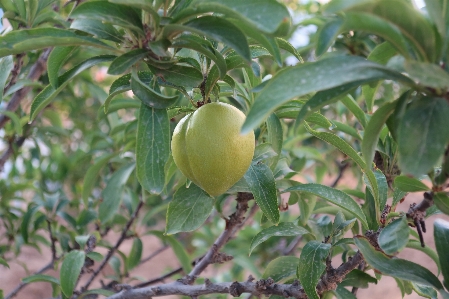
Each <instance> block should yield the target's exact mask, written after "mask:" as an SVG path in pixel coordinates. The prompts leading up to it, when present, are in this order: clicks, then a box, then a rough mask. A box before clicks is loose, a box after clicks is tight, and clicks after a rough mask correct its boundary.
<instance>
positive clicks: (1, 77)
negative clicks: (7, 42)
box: [0, 37, 14, 103]
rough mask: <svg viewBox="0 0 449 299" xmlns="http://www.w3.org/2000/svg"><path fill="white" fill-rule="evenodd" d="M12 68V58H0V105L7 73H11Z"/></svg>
mask: <svg viewBox="0 0 449 299" xmlns="http://www.w3.org/2000/svg"><path fill="white" fill-rule="evenodd" d="M0 38H1V37H0ZM13 68H14V60H13V58H12V56H6V57H3V58H0V103H1V102H2V100H3V91H4V89H5V86H6V80H8V76H9V73H11V71H12V69H13Z"/></svg>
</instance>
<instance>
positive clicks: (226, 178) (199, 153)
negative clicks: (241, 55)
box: [171, 103, 255, 196]
mask: <svg viewBox="0 0 449 299" xmlns="http://www.w3.org/2000/svg"><path fill="white" fill-rule="evenodd" d="M244 121H245V114H243V113H242V112H241V111H240V110H238V109H237V108H235V107H234V106H231V105H229V104H225V103H211V104H206V105H204V106H202V107H200V108H199V109H198V110H196V111H195V112H194V113H191V114H189V115H187V116H185V117H184V118H183V119H181V121H180V122H179V123H178V125H177V126H176V128H175V131H174V133H173V138H172V142H171V148H172V154H173V160H174V161H175V163H176V165H177V166H178V168H179V170H181V172H182V173H183V174H184V175H185V176H186V177H187V178H188V179H190V180H191V181H192V182H194V183H195V184H196V185H198V186H199V187H201V188H202V189H203V190H204V191H206V192H207V193H209V194H210V195H212V196H217V195H220V194H223V193H224V192H226V191H227V190H228V189H229V188H230V187H232V186H233V185H234V184H235V183H237V181H238V180H240V179H241V178H242V177H243V175H244V174H245V172H246V171H247V170H248V167H249V165H250V164H251V160H252V158H253V155H254V146H255V144H254V132H251V133H248V134H246V135H241V134H240V129H241V127H242V125H243V122H244Z"/></svg>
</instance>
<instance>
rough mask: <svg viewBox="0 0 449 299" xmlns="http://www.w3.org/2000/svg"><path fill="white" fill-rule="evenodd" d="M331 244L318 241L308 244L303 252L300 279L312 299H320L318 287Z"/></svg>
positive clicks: (299, 267) (300, 263)
mask: <svg viewBox="0 0 449 299" xmlns="http://www.w3.org/2000/svg"><path fill="white" fill-rule="evenodd" d="M330 249H331V244H326V243H321V242H318V241H310V242H308V243H307V244H306V245H305V246H304V248H303V249H302V251H301V255H300V257H299V266H298V278H299V281H300V282H301V284H302V286H303V287H304V291H305V292H306V294H307V296H308V297H309V298H311V299H319V298H320V297H319V296H318V294H317V292H316V286H317V284H318V281H319V280H320V277H321V274H323V272H324V270H325V269H326V264H325V260H326V258H327V256H328V255H329V252H330Z"/></svg>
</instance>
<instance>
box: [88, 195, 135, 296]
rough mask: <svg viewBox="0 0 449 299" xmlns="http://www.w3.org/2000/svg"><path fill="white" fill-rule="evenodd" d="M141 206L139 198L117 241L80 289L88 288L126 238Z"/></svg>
mask: <svg viewBox="0 0 449 299" xmlns="http://www.w3.org/2000/svg"><path fill="white" fill-rule="evenodd" d="M142 206H143V201H142V200H141V201H140V202H139V204H138V205H137V207H136V210H135V211H134V213H133V214H132V216H131V218H130V219H129V220H128V223H126V226H125V228H124V229H123V231H122V234H121V236H120V238H119V239H118V241H117V243H116V244H115V246H114V247H112V248H111V249H110V250H109V252H108V254H107V255H106V257H105V258H104V259H103V261H102V262H101V264H100V266H99V267H98V268H97V270H95V271H94V273H92V276H91V277H90V278H89V280H88V281H87V282H86V284H85V285H84V286H83V287H81V291H83V292H84V291H86V290H87V289H88V288H89V286H90V285H91V283H92V282H93V281H94V279H95V277H97V275H98V274H99V273H100V272H101V270H103V268H104V267H105V266H106V264H107V263H108V261H109V259H110V258H111V257H112V256H113V255H114V253H115V252H116V251H117V249H118V248H119V247H120V245H121V244H122V243H123V241H124V240H125V239H126V237H127V233H128V230H129V228H130V227H131V225H132V224H133V222H134V220H136V218H137V215H138V213H139V210H140V208H142Z"/></svg>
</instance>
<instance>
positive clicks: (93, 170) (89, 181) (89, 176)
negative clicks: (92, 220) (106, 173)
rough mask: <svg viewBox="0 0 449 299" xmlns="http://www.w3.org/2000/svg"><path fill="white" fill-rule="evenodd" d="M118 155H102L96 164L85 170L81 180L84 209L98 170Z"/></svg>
mask: <svg viewBox="0 0 449 299" xmlns="http://www.w3.org/2000/svg"><path fill="white" fill-rule="evenodd" d="M118 154H119V153H111V154H107V155H104V156H103V157H101V158H100V159H99V160H98V161H97V162H95V164H93V165H92V166H90V167H89V169H87V172H86V174H85V176H84V180H83V201H84V204H85V206H86V207H87V206H89V204H88V199H89V196H90V194H91V192H92V189H93V188H94V186H95V182H96V181H97V177H98V175H99V173H100V170H101V169H102V168H103V167H104V166H105V165H106V164H107V163H108V162H109V160H111V159H112V158H113V157H115V156H117V155H118Z"/></svg>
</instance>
